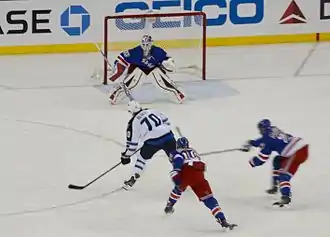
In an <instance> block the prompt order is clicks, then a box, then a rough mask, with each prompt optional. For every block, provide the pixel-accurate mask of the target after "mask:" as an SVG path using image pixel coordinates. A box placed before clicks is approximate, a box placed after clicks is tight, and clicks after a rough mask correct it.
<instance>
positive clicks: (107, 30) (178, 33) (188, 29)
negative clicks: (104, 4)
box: [103, 11, 206, 85]
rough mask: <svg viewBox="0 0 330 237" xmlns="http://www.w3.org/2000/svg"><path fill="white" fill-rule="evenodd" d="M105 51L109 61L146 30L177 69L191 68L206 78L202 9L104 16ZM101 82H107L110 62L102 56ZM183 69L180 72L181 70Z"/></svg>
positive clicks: (197, 74)
mask: <svg viewBox="0 0 330 237" xmlns="http://www.w3.org/2000/svg"><path fill="white" fill-rule="evenodd" d="M103 33H104V39H103V41H104V42H103V46H104V54H105V57H106V58H107V59H108V61H110V63H112V61H113V60H115V58H116V57H117V56H118V54H119V53H120V52H121V51H124V50H127V49H130V48H133V47H135V46H137V45H139V44H140V40H141V37H142V36H143V35H144V34H149V35H151V36H152V37H153V40H154V44H155V45H156V46H159V47H161V48H163V49H164V50H165V51H167V52H169V55H170V56H173V59H174V60H175V61H176V65H177V67H178V70H177V72H178V73H184V72H185V71H189V70H192V71H193V70H194V71H195V72H194V74H195V75H196V76H197V77H198V78H201V79H203V80H205V79H206V14H205V13H204V12H195V11H192V12H191V11H187V12H175V13H174V12H169V13H165V12H154V11H148V12H143V13H142V14H117V15H112V16H106V17H105V18H104V32H103ZM103 67H104V68H103V73H104V75H103V76H104V77H103V84H105V85H106V84H107V82H108V76H109V75H108V73H109V65H108V63H107V61H106V60H104V65H103ZM181 71H182V72H181ZM188 73H189V72H188Z"/></svg>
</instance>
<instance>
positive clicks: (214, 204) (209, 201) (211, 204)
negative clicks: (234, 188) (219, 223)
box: [202, 196, 225, 220]
mask: <svg viewBox="0 0 330 237" xmlns="http://www.w3.org/2000/svg"><path fill="white" fill-rule="evenodd" d="M202 201H203V203H204V205H205V206H206V207H207V208H208V209H210V210H211V212H212V215H213V216H214V217H215V218H217V219H221V220H222V219H225V215H224V214H223V212H222V210H221V208H220V207H219V204H218V201H217V199H215V198H214V197H213V196H211V197H208V198H206V199H204V200H202Z"/></svg>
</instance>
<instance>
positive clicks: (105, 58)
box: [95, 44, 113, 71]
mask: <svg viewBox="0 0 330 237" xmlns="http://www.w3.org/2000/svg"><path fill="white" fill-rule="evenodd" d="M95 46H96V48H97V49H98V50H99V52H100V53H101V54H102V56H103V59H104V60H105V61H106V63H107V64H108V66H109V67H110V70H111V71H113V66H112V65H111V64H110V62H109V60H108V58H107V57H106V56H105V53H104V52H103V50H102V49H101V48H100V46H99V45H98V44H95Z"/></svg>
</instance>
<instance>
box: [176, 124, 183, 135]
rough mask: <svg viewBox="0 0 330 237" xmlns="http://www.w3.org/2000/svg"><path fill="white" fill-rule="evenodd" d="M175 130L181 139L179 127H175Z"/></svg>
mask: <svg viewBox="0 0 330 237" xmlns="http://www.w3.org/2000/svg"><path fill="white" fill-rule="evenodd" d="M175 130H176V131H177V132H178V134H179V136H180V137H183V136H182V132H181V129H180V128H179V126H175Z"/></svg>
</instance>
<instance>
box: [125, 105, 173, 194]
mask: <svg viewBox="0 0 330 237" xmlns="http://www.w3.org/2000/svg"><path fill="white" fill-rule="evenodd" d="M128 111H129V112H130V113H131V114H132V116H133V117H132V118H131V119H130V120H129V122H128V125H127V131H126V136H127V137H126V139H127V141H126V150H125V151H124V152H122V153H121V162H122V164H123V165H126V164H129V163H130V162H131V158H130V157H131V156H132V155H133V154H134V153H135V152H136V150H137V149H138V146H139V145H140V146H141V150H140V151H139V152H138V153H137V159H136V162H135V165H134V168H133V173H132V176H131V177H130V179H129V180H127V181H125V182H124V184H125V186H124V188H125V189H128V188H130V187H132V186H133V185H134V183H135V182H136V180H137V179H138V178H139V177H140V176H141V173H142V171H143V170H144V168H145V166H146V163H147V161H148V160H149V159H151V158H152V157H153V156H154V154H155V153H156V152H158V151H159V150H163V151H165V153H166V154H167V155H168V156H169V155H170V153H171V152H174V151H175V150H176V140H175V138H174V134H173V132H172V130H171V127H170V122H169V119H168V117H167V116H166V115H164V114H163V113H161V112H159V111H157V110H154V109H143V108H142V107H141V106H140V104H139V103H138V102H136V101H130V102H129V103H128Z"/></svg>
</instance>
